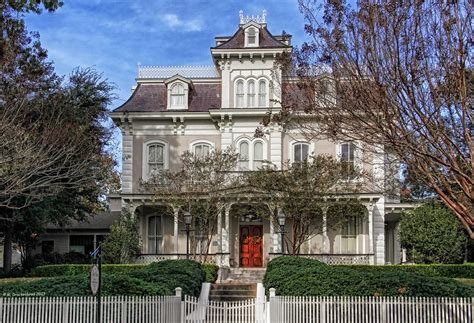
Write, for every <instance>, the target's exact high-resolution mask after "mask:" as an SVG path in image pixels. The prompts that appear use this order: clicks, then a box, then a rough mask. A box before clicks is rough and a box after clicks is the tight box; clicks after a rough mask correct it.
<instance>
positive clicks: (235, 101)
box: [234, 77, 247, 109]
mask: <svg viewBox="0 0 474 323" xmlns="http://www.w3.org/2000/svg"><path fill="white" fill-rule="evenodd" d="M239 81H242V89H243V97H242V106H241V107H239V106H237V83H238V82H239ZM246 86H247V82H246V80H245V79H244V78H243V77H238V78H236V79H234V108H236V109H244V108H246V107H247V89H246Z"/></svg>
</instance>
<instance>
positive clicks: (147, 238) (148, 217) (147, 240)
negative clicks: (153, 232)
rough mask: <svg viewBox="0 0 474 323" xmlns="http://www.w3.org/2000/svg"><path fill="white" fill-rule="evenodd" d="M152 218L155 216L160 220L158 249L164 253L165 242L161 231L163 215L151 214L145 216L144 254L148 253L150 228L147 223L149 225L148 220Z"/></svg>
mask: <svg viewBox="0 0 474 323" xmlns="http://www.w3.org/2000/svg"><path fill="white" fill-rule="evenodd" d="M152 216H156V217H160V218H161V220H160V223H161V246H160V249H161V250H162V251H163V252H164V242H165V238H164V230H163V227H164V223H163V215H159V214H157V213H151V214H148V215H147V216H146V253H149V252H150V245H149V240H150V234H149V232H150V227H149V223H150V218H151V217H152Z"/></svg>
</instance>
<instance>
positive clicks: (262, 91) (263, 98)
mask: <svg viewBox="0 0 474 323" xmlns="http://www.w3.org/2000/svg"><path fill="white" fill-rule="evenodd" d="M266 105H267V82H265V81H264V80H261V81H260V82H258V106H259V107H265V106H266Z"/></svg>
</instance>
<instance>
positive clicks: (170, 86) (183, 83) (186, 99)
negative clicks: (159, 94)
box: [167, 80, 189, 110]
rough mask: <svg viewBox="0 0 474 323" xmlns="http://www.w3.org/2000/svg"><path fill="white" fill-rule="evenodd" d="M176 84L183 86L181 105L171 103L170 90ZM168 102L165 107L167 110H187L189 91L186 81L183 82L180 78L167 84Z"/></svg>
mask: <svg viewBox="0 0 474 323" xmlns="http://www.w3.org/2000/svg"><path fill="white" fill-rule="evenodd" d="M177 84H181V85H182V86H183V88H184V102H183V103H184V104H183V105H179V106H175V105H174V106H172V105H171V91H172V89H173V87H174V86H176V85H177ZM167 92H168V104H167V106H168V107H167V108H168V110H187V109H188V92H189V84H187V83H186V82H183V81H180V80H176V81H173V82H171V83H169V84H168V91H167Z"/></svg>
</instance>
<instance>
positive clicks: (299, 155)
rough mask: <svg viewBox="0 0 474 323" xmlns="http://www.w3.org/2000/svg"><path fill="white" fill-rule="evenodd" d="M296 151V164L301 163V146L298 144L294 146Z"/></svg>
mask: <svg viewBox="0 0 474 323" xmlns="http://www.w3.org/2000/svg"><path fill="white" fill-rule="evenodd" d="M294 150H295V162H300V161H301V145H300V144H296V145H295V146H294Z"/></svg>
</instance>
